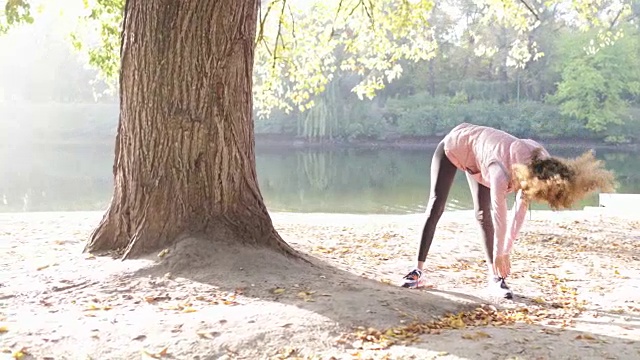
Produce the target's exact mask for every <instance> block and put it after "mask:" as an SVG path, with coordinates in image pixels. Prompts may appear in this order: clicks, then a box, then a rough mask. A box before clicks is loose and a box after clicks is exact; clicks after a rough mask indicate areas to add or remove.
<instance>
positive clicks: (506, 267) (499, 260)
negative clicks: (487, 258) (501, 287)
mask: <svg viewBox="0 0 640 360" xmlns="http://www.w3.org/2000/svg"><path fill="white" fill-rule="evenodd" d="M493 269H494V271H495V273H496V275H498V276H500V277H502V278H506V277H507V276H509V275H510V274H511V259H509V255H508V254H503V255H498V256H496V258H495V259H494V260H493Z"/></svg>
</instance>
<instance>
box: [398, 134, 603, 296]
mask: <svg viewBox="0 0 640 360" xmlns="http://www.w3.org/2000/svg"><path fill="white" fill-rule="evenodd" d="M602 165H603V163H602V162H601V161H599V160H596V159H595V158H594V157H593V154H592V153H591V152H587V153H585V154H583V155H582V156H580V157H578V158H575V159H570V160H568V159H560V158H555V157H551V156H550V155H549V153H548V152H547V151H546V150H545V149H544V148H543V147H542V146H541V145H540V144H539V143H537V142H535V141H533V140H530V139H518V138H516V137H514V136H512V135H510V134H508V133H506V132H504V131H501V130H497V129H493V128H490V127H486V126H478V125H472V124H468V123H462V124H460V125H458V126H456V127H455V128H453V130H451V132H449V134H447V135H446V136H445V137H444V139H443V140H442V141H441V142H440V144H438V147H437V148H436V151H435V153H434V155H433V160H432V162H431V189H430V196H429V203H428V206H427V210H426V214H427V219H426V221H425V224H424V229H423V231H422V239H421V240H420V247H419V250H418V266H417V267H416V268H415V269H414V270H412V271H411V272H410V273H409V274H407V275H406V276H404V279H405V280H406V282H405V283H404V285H403V287H409V288H416V287H419V286H421V285H422V283H423V281H424V275H423V270H424V262H425V260H426V258H427V254H428V253H429V248H430V247H431V242H432V241H433V235H434V233H435V229H436V225H437V223H438V220H439V219H440V216H442V213H443V212H444V209H445V204H446V202H447V196H448V195H449V189H451V185H452V184H453V179H454V176H455V174H456V170H457V169H460V170H462V171H464V172H466V176H467V181H468V182H469V188H470V189H471V195H472V197H473V207H474V211H475V217H476V219H477V221H478V223H479V224H480V228H481V230H482V238H483V240H484V246H485V250H486V257H487V267H488V277H489V279H488V282H489V286H490V287H492V288H493V290H495V291H496V292H497V294H499V295H500V296H502V297H505V298H508V299H511V298H512V297H513V293H512V292H511V290H510V289H509V287H508V286H507V284H506V283H505V280H504V279H505V278H506V277H507V276H508V275H509V274H510V272H511V262H510V259H509V254H510V252H511V248H512V246H513V242H514V240H515V239H516V237H517V235H518V232H519V231H520V227H521V226H522V223H523V222H524V218H525V215H526V211H527V207H528V204H529V202H530V201H542V202H546V203H548V204H549V206H550V207H551V208H552V209H554V210H557V209H562V208H569V207H571V205H572V204H573V203H574V202H575V201H576V200H579V199H581V198H583V197H584V196H585V195H586V194H588V193H590V192H592V191H594V190H596V189H600V190H601V191H605V192H606V191H612V190H613V187H614V186H613V174H612V173H611V172H609V171H608V170H606V169H604V168H603V166H602ZM511 192H517V193H516V201H515V204H514V208H513V213H512V216H511V219H510V222H509V224H507V194H508V193H511ZM505 237H506V241H505Z"/></svg>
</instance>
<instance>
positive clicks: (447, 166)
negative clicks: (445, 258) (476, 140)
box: [403, 142, 457, 287]
mask: <svg viewBox="0 0 640 360" xmlns="http://www.w3.org/2000/svg"><path fill="white" fill-rule="evenodd" d="M456 170H457V169H456V167H455V166H454V165H453V163H451V161H450V160H449V159H448V158H447V156H446V155H445V153H444V142H440V144H438V147H437V148H436V151H435V152H434V154H433V158H432V160H431V187H430V190H429V203H428V205H427V210H426V214H427V219H426V220H425V223H424V227H423V229H422V237H421V239H420V247H419V249H418V267H417V269H415V270H413V271H411V272H410V273H409V274H407V275H406V276H405V277H404V278H405V279H407V282H405V284H404V285H403V286H404V287H417V286H418V285H419V280H420V277H421V276H422V269H423V268H424V261H425V260H426V259H427V254H428V253H429V248H430V247H431V243H432V242H433V235H434V233H435V231H436V225H437V224H438V220H440V217H441V216H442V213H443V212H444V208H445V205H446V203H447V197H448V196H449V190H451V185H452V184H453V179H454V178H455V175H456Z"/></svg>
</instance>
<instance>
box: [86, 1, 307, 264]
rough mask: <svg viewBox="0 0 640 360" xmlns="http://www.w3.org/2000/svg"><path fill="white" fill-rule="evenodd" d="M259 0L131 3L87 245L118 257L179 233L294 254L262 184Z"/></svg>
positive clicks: (165, 241) (166, 242)
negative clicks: (108, 156) (257, 111)
mask: <svg viewBox="0 0 640 360" xmlns="http://www.w3.org/2000/svg"><path fill="white" fill-rule="evenodd" d="M258 7H259V0H236V1H208V0H180V1H178V0H154V1H150V0H127V1H126V5H125V15H124V25H123V34H122V49H121V61H122V63H121V74H120V122H119V126H118V134H117V138H116V147H115V164H114V168H113V173H114V180H115V190H114V194H113V198H112V201H111V205H110V206H109V209H108V210H107V212H106V214H105V215H104V217H103V219H102V221H101V223H100V225H99V226H98V228H97V229H96V230H95V231H94V232H93V234H92V235H91V238H90V239H89V242H88V244H87V246H86V248H85V251H92V252H93V251H96V252H97V251H114V250H115V251H121V252H122V255H123V258H127V257H132V256H137V255H142V254H146V253H149V252H151V251H154V250H158V249H160V248H162V247H165V246H168V245H170V244H171V243H173V242H175V241H176V239H178V238H179V237H180V236H181V235H191V236H210V237H211V238H225V239H228V240H230V241H240V242H246V243H252V244H256V245H264V246H268V247H273V248H276V249H279V250H281V251H284V252H286V253H290V254H293V253H294V251H293V250H292V249H291V248H290V247H289V246H288V245H287V244H286V243H285V242H284V241H283V240H282V239H281V238H280V236H279V235H278V234H277V232H276V231H275V229H274V228H273V225H272V222H271V218H270V217H269V214H268V212H267V209H266V207H265V205H264V203H263V199H262V195H261V193H260V190H259V189H258V183H257V177H256V167H255V154H254V148H255V144H254V133H253V120H252V72H253V59H254V39H255V33H256V24H257V11H258Z"/></svg>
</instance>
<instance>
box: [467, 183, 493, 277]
mask: <svg viewBox="0 0 640 360" xmlns="http://www.w3.org/2000/svg"><path fill="white" fill-rule="evenodd" d="M467 182H468V183H469V190H471V198H472V199H473V211H474V213H475V218H476V221H478V224H479V225H480V230H481V232H482V240H483V242H484V250H485V255H486V257H487V268H488V271H489V274H491V275H493V235H494V230H493V220H492V219H491V190H489V188H488V187H486V186H484V185H482V184H480V183H478V182H477V181H476V180H475V179H474V178H473V177H471V175H470V174H469V173H467Z"/></svg>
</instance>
